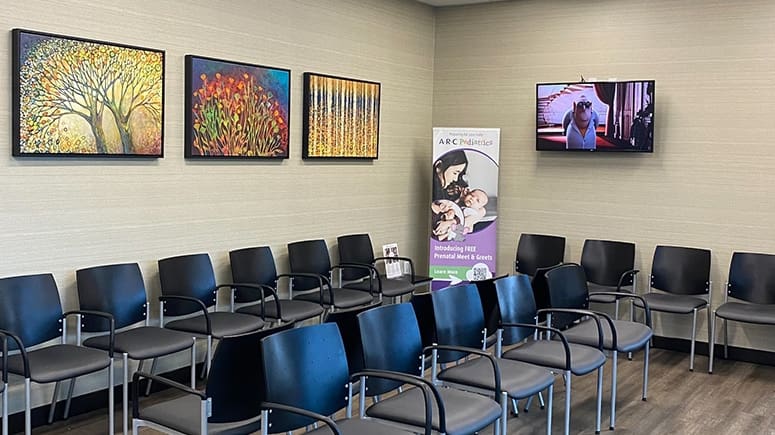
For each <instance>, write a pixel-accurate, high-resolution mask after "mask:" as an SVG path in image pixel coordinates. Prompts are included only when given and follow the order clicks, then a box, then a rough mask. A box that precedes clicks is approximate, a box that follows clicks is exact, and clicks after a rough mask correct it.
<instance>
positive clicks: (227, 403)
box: [132, 323, 294, 435]
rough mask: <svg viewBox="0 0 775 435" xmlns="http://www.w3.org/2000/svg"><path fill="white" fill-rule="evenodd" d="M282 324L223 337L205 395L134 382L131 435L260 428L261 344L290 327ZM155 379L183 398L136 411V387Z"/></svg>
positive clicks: (189, 434) (146, 375)
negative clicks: (141, 431)
mask: <svg viewBox="0 0 775 435" xmlns="http://www.w3.org/2000/svg"><path fill="white" fill-rule="evenodd" d="M293 326H294V324H293V323H285V324H282V325H279V326H275V327H274V328H270V329H262V330H260V331H252V332H248V333H245V334H239V335H233V336H226V337H222V338H221V341H220V343H219V345H218V348H217V349H216V351H215V355H213V362H212V367H211V370H210V373H209V374H208V377H207V384H206V385H205V389H204V390H203V391H199V390H196V389H194V388H190V387H187V386H185V385H182V384H179V383H177V382H174V381H171V380H169V379H166V378H162V377H159V376H156V375H152V374H150V373H145V372H137V373H135V374H134V376H133V378H132V383H133V388H132V416H133V418H132V434H133V435H137V434H138V430H139V428H141V427H150V428H152V429H155V430H158V431H162V432H164V433H173V434H187V435H201V434H211V435H214V434H221V435H226V434H248V433H251V432H255V431H258V430H259V429H260V428H261V403H262V402H263V401H264V389H265V385H266V384H265V379H266V378H267V376H266V374H265V372H264V371H263V370H262V369H261V360H262V358H261V347H260V343H261V339H262V338H264V337H268V336H270V335H272V334H276V333H279V332H281V331H285V330H289V329H291V328H293ZM144 378H147V379H153V380H154V381H155V382H159V383H161V384H164V385H166V386H168V387H171V388H173V389H175V390H178V391H179V392H181V393H183V395H181V396H180V397H177V398H175V399H172V400H169V401H165V402H161V403H156V404H153V405H149V406H143V407H141V406H140V392H139V387H138V386H139V384H140V381H141V380H142V379H144Z"/></svg>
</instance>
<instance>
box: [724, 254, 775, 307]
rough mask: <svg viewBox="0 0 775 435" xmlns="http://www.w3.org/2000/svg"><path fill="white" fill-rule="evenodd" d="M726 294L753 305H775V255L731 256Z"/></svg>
mask: <svg viewBox="0 0 775 435" xmlns="http://www.w3.org/2000/svg"><path fill="white" fill-rule="evenodd" d="M727 292H728V294H729V296H730V297H733V298H735V299H741V300H744V301H748V302H752V303H755V304H775V255H772V254H756V253H751V252H735V253H734V254H732V262H731V263H730V265H729V282H728V283H727Z"/></svg>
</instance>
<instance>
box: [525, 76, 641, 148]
mask: <svg viewBox="0 0 775 435" xmlns="http://www.w3.org/2000/svg"><path fill="white" fill-rule="evenodd" d="M536 150H538V151H587V152H589V151H593V152H617V151H619V152H645V153H650V152H653V151H654V81H653V80H633V81H605V82H576V83H571V82H569V83H539V84H537V85H536Z"/></svg>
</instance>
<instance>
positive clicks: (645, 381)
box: [641, 343, 651, 402]
mask: <svg viewBox="0 0 775 435" xmlns="http://www.w3.org/2000/svg"><path fill="white" fill-rule="evenodd" d="M650 347H651V346H649V345H648V343H646V345H645V346H643V397H641V400H643V401H644V402H645V401H646V397H647V394H648V389H649V348H650Z"/></svg>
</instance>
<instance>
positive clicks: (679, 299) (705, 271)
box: [633, 246, 712, 371]
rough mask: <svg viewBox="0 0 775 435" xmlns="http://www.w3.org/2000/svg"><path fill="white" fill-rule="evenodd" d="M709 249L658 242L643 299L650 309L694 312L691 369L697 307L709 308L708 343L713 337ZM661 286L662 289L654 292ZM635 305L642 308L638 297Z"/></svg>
mask: <svg viewBox="0 0 775 435" xmlns="http://www.w3.org/2000/svg"><path fill="white" fill-rule="evenodd" d="M711 287H712V283H711V281H710V250H708V249H699V248H686V247H680V246H657V247H656V249H655V250H654V259H653V261H652V265H651V280H650V282H649V290H648V293H646V294H644V295H643V299H645V300H646V302H648V304H649V308H650V309H651V311H658V312H664V313H673V314H683V315H686V314H691V315H692V332H691V334H692V335H691V349H690V352H689V353H690V356H689V371H694V347H695V341H696V338H697V311H699V310H707V311H708V343H710V342H711V341H712V340H711V327H710V324H711V323H712V319H711V317H712V313H711V310H710V308H709V307H710V304H711ZM654 290H660V291H661V292H655V291H654ZM633 303H634V304H635V307H637V308H643V305H642V304H641V303H640V302H639V301H638V300H635V301H633Z"/></svg>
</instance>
